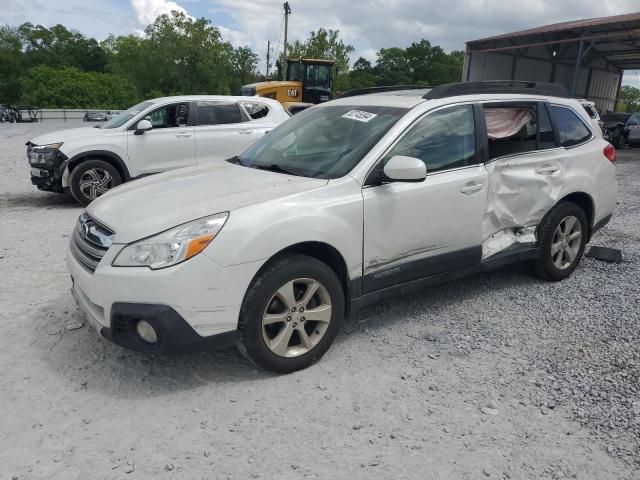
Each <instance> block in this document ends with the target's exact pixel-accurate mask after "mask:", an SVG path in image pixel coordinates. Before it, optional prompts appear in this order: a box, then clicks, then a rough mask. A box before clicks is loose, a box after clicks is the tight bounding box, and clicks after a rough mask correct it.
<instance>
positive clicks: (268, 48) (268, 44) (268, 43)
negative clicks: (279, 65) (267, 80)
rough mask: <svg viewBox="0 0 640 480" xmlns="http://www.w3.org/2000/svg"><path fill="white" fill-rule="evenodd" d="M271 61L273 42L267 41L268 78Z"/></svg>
mask: <svg viewBox="0 0 640 480" xmlns="http://www.w3.org/2000/svg"><path fill="white" fill-rule="evenodd" d="M270 60H271V40H267V74H266V75H265V76H266V77H268V76H269V61H270Z"/></svg>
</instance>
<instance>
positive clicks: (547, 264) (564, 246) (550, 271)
mask: <svg viewBox="0 0 640 480" xmlns="http://www.w3.org/2000/svg"><path fill="white" fill-rule="evenodd" d="M587 235H588V223H587V216H586V215H585V213H584V210H583V209H582V208H580V207H579V206H578V205H576V204H575V203H571V202H562V203H560V204H559V205H558V206H556V207H555V208H554V209H553V210H552V211H551V212H550V213H549V214H548V215H547V216H546V217H545V218H544V220H543V221H542V224H541V225H540V236H539V258H538V259H537V260H535V261H534V263H533V267H534V271H535V273H536V275H538V276H539V277H540V278H542V279H544V280H550V281H559V280H564V279H565V278H567V277H568V276H569V275H571V274H572V273H573V271H574V270H575V269H576V268H577V267H578V264H579V263H580V259H581V258H582V254H583V253H584V249H585V246H586V244H587Z"/></svg>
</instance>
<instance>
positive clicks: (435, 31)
mask: <svg viewBox="0 0 640 480" xmlns="http://www.w3.org/2000/svg"><path fill="white" fill-rule="evenodd" d="M1 1H2V4H3V6H2V8H1V9H0V24H10V25H18V24H20V23H23V22H27V21H30V22H32V23H41V24H44V25H47V26H51V25H54V24H56V23H62V24H63V25H65V26H67V27H70V28H74V29H77V30H79V31H81V32H82V33H84V34H86V35H89V36H93V37H95V38H97V39H99V40H101V39H104V38H106V37H107V36H108V35H109V34H110V33H113V34H115V35H120V34H129V33H141V32H142V30H143V29H144V27H145V26H146V25H147V24H148V23H150V22H152V21H153V19H154V18H155V17H156V16H157V15H160V14H161V13H165V12H169V11H171V10H176V9H177V10H181V11H184V12H186V13H187V14H189V15H191V16H193V17H205V18H208V19H210V20H211V21H212V23H213V24H214V25H217V26H218V27H220V29H221V30H222V33H223V36H224V37H225V39H227V40H228V41H230V42H231V43H233V44H234V45H236V46H238V45H249V46H250V47H251V48H253V49H254V50H255V51H256V52H257V53H258V54H259V55H260V56H261V57H264V54H265V52H266V43H267V40H271V41H272V42H273V43H274V45H278V37H279V34H280V32H281V29H280V25H281V19H282V15H281V11H282V0H1ZM289 3H290V4H291V8H292V10H293V15H292V16H291V23H290V37H289V38H290V39H291V40H295V39H303V38H305V37H306V36H307V35H308V32H310V31H311V30H316V29H318V28H320V27H324V28H334V29H339V30H340V31H341V32H342V35H343V37H344V39H345V41H346V42H348V43H350V44H352V45H354V46H355V47H356V52H355V54H354V57H355V58H357V57H358V56H364V57H366V58H369V59H371V60H374V59H375V52H376V51H377V50H378V49H380V48H381V47H390V46H399V47H406V46H408V45H409V44H410V43H411V42H413V41H417V40H420V39H421V38H426V39H428V40H430V41H431V42H432V43H434V44H439V45H441V46H443V47H444V48H445V49H446V50H454V49H456V50H461V49H464V42H465V40H473V39H477V38H482V37H485V36H489V35H495V34H499V33H505V32H511V31H516V30H520V29H524V28H529V27H535V26H539V25H545V24H549V23H555V22H560V21H565V20H574V19H576V18H590V17H599V16H606V15H616V14H621V13H628V12H633V11H638V10H640V0H367V1H362V0H351V1H348V0H347V1H345V0H322V1H319V0H290V2H289ZM279 45H280V48H282V39H281V38H280V42H279ZM625 83H630V84H633V85H636V86H638V87H640V76H639V75H638V74H637V73H636V72H629V73H628V74H627V75H626V76H625Z"/></svg>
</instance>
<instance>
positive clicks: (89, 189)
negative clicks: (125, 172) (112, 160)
mask: <svg viewBox="0 0 640 480" xmlns="http://www.w3.org/2000/svg"><path fill="white" fill-rule="evenodd" d="M121 183H122V177H120V173H118V170H116V169H115V167H113V165H110V164H108V163H107V162H105V161H102V160H87V161H84V162H82V163H80V164H79V165H77V166H76V167H75V168H74V169H73V170H72V171H71V175H70V176H69V189H70V190H71V195H73V198H75V199H76V200H77V201H78V202H79V203H81V204H82V205H84V206H87V205H89V204H90V203H91V202H92V201H93V200H95V199H96V198H98V197H99V196H100V195H103V194H105V193H107V192H108V191H109V190H111V189H112V188H114V187H117V186H118V185H120V184H121Z"/></svg>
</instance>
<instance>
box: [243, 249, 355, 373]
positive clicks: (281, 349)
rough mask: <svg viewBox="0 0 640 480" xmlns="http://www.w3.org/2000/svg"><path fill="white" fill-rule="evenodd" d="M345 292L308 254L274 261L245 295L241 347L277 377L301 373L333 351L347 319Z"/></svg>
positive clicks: (331, 271)
mask: <svg viewBox="0 0 640 480" xmlns="http://www.w3.org/2000/svg"><path fill="white" fill-rule="evenodd" d="M344 302H345V300H344V292H343V290H342V285H341V283H340V280H339V279H338V277H337V276H336V274H335V273H334V272H333V270H331V269H330V268H329V267H328V266H327V265H326V264H324V263H322V262H320V261H319V260H317V259H315V258H312V257H308V256H306V255H299V254H294V255H286V256H282V257H280V258H277V259H275V260H273V261H272V262H271V263H270V264H268V265H267V266H266V267H265V268H263V270H262V272H261V273H260V274H259V275H258V276H257V277H256V278H255V279H254V281H253V283H252V284H251V286H250V287H249V290H248V291H247V294H246V295H245V298H244V301H243V304H242V308H241V311H240V319H239V323H238V331H239V334H240V335H239V342H238V348H239V350H240V351H241V352H242V353H243V355H244V356H245V357H247V358H248V359H249V360H250V361H251V362H252V363H253V364H255V365H256V366H258V367H260V368H263V369H265V370H270V371H273V372H277V373H290V372H294V371H296V370H302V369H303V368H306V367H308V366H310V365H311V364H313V363H314V362H315V361H316V360H318V359H319V358H320V357H322V355H323V354H324V353H325V352H326V351H327V350H328V349H329V347H330V345H331V343H332V342H333V340H334V338H335V337H336V335H337V334H338V331H339V328H340V324H341V322H342V318H343V316H344Z"/></svg>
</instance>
